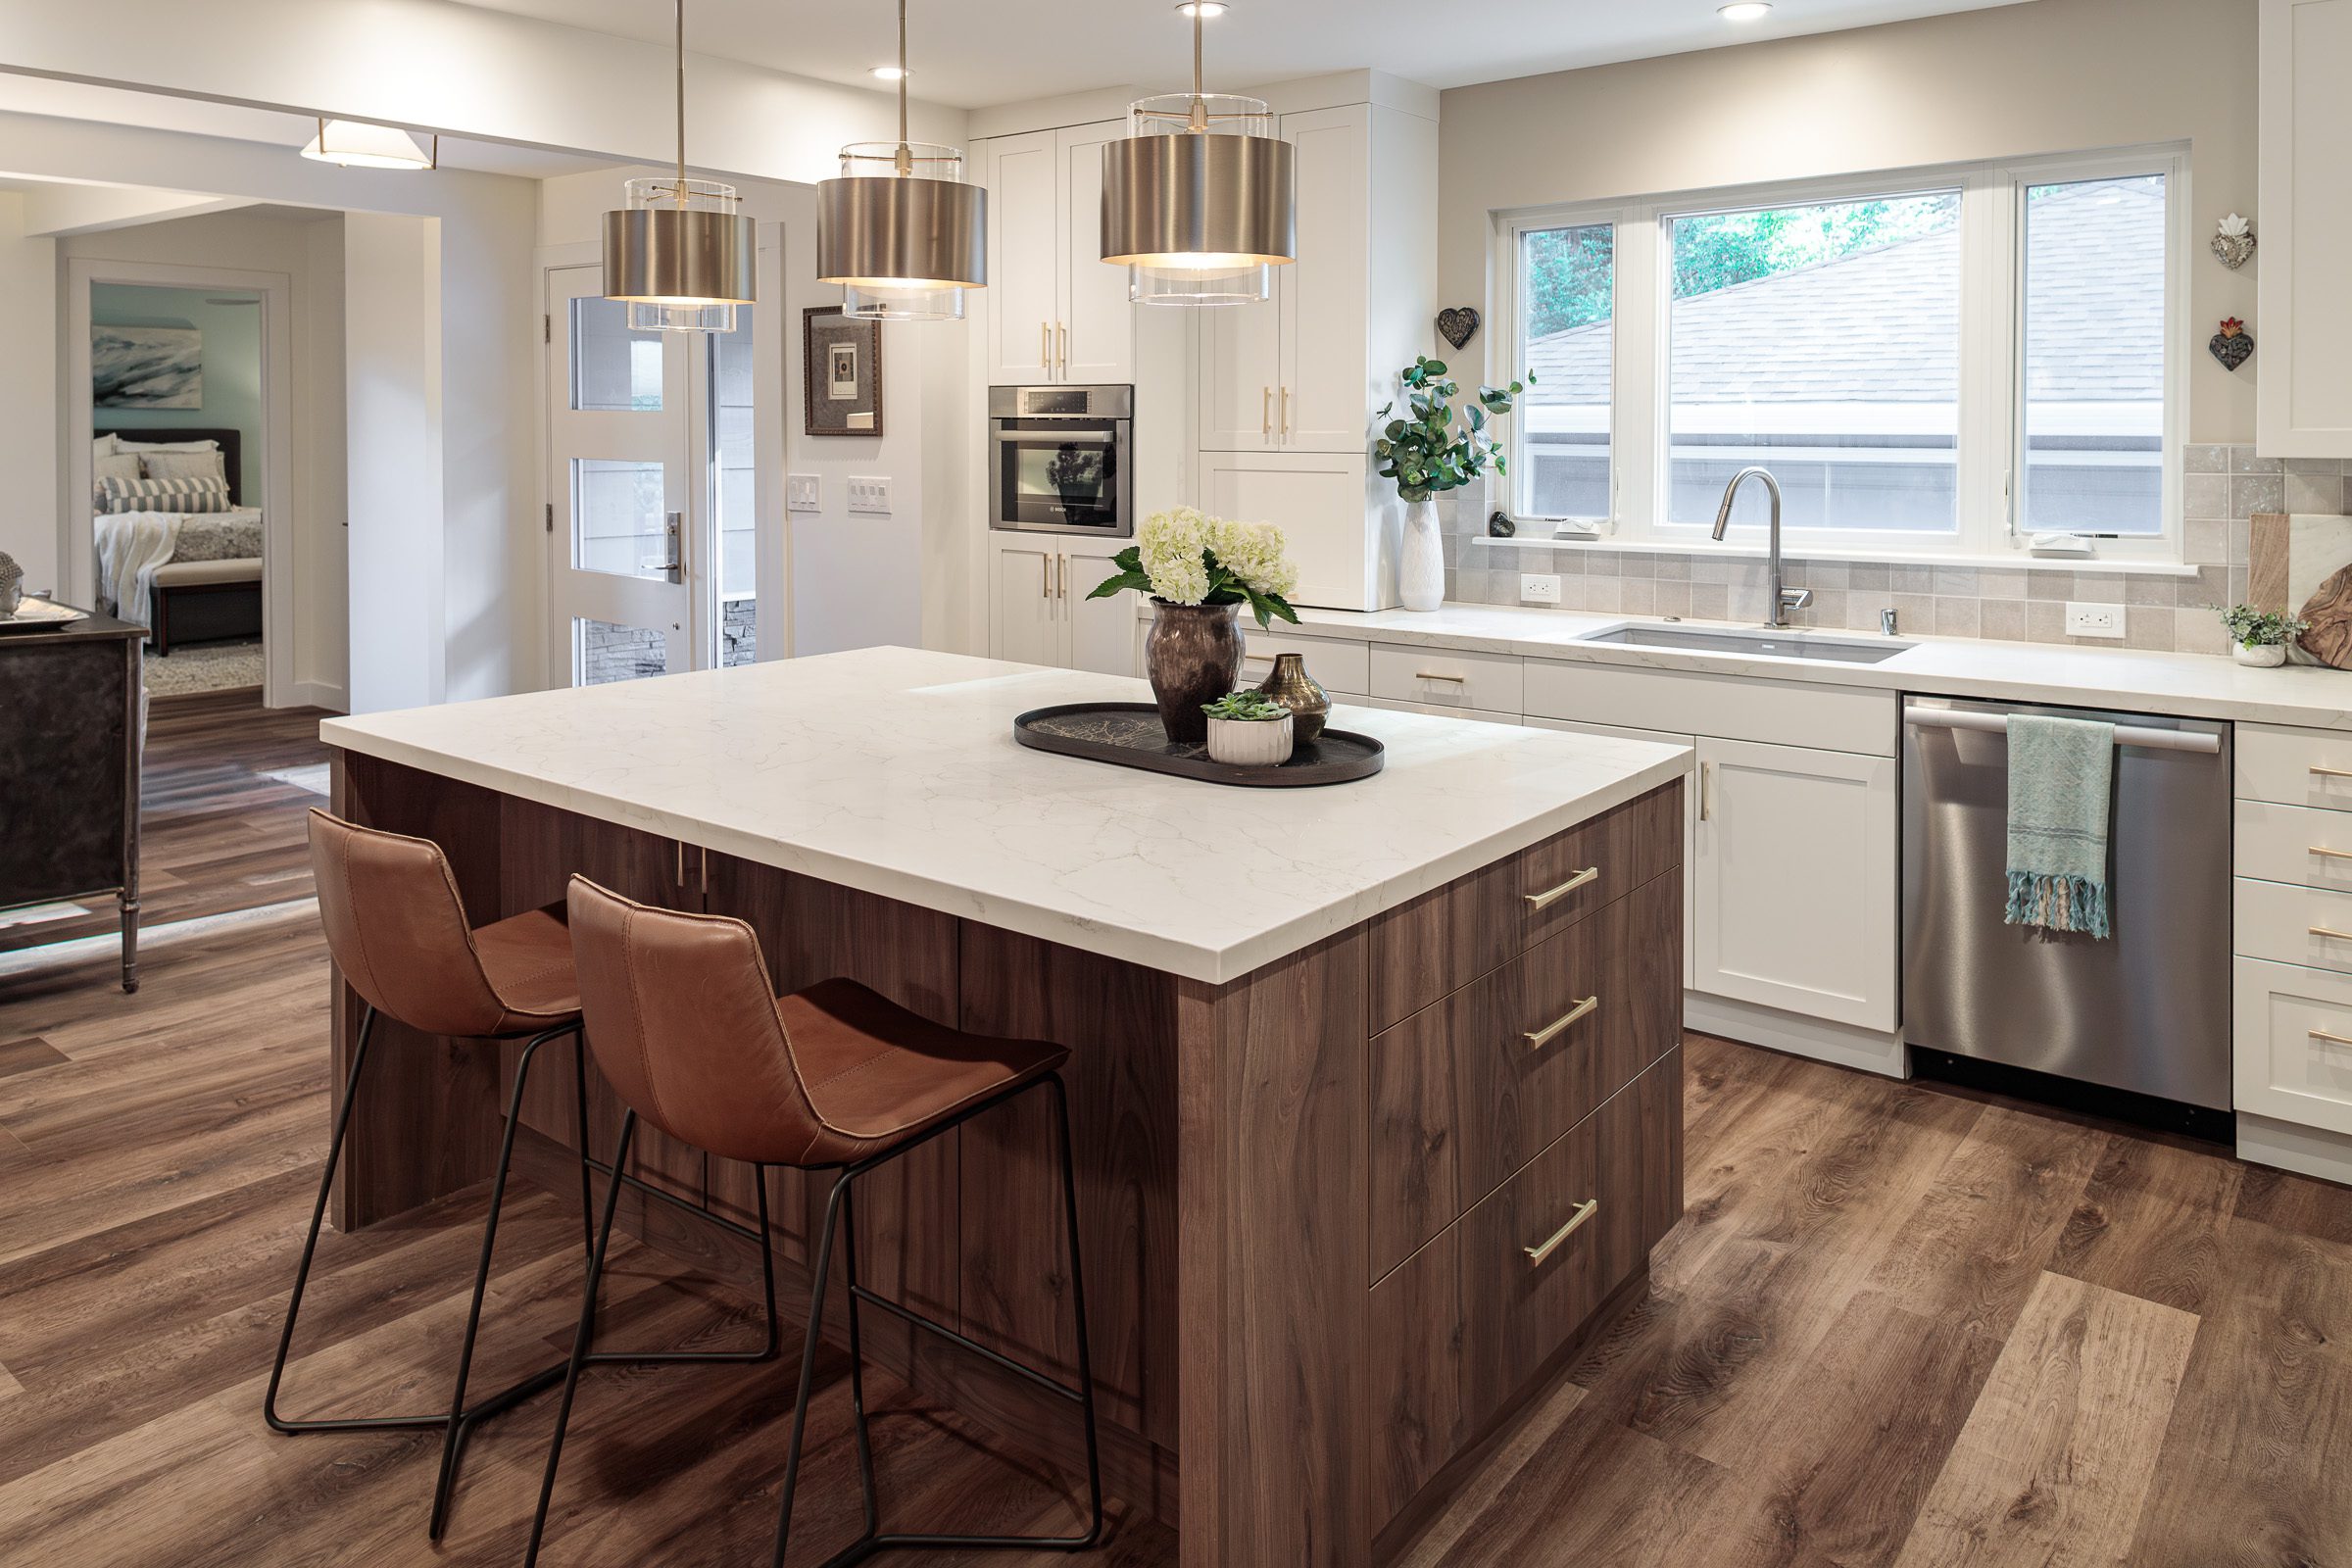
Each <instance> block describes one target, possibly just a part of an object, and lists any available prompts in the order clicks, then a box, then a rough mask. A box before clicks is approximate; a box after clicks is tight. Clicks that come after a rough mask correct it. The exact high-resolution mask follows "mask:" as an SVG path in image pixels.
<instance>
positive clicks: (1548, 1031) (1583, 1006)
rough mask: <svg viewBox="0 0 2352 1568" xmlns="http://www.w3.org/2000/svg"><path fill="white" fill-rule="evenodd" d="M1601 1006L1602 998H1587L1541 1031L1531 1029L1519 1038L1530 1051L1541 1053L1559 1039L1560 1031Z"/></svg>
mask: <svg viewBox="0 0 2352 1568" xmlns="http://www.w3.org/2000/svg"><path fill="white" fill-rule="evenodd" d="M1599 1005H1600V998H1598V997H1587V998H1585V1000H1584V1001H1582V1002H1580V1003H1578V1004H1577V1005H1575V1006H1573V1007H1570V1008H1569V1009H1568V1010H1567V1011H1566V1012H1564V1013H1562V1014H1561V1015H1560V1016H1558V1017H1557V1018H1554V1019H1552V1020H1551V1022H1549V1023H1547V1024H1545V1025H1544V1027H1543V1028H1541V1029H1531V1030H1529V1031H1528V1032H1527V1033H1525V1034H1523V1035H1521V1036H1520V1037H1519V1038H1520V1039H1522V1040H1524V1041H1526V1042H1527V1047H1528V1049H1529V1050H1530V1051H1541V1050H1543V1049H1544V1047H1545V1046H1548V1045H1550V1044H1551V1043H1552V1042H1553V1041H1554V1040H1556V1039H1558V1038H1559V1034H1560V1031H1561V1030H1563V1029H1565V1028H1567V1027H1568V1026H1569V1025H1570V1024H1572V1023H1574V1022H1576V1021H1577V1020H1578V1019H1579V1018H1582V1017H1583V1016H1585V1014H1587V1013H1589V1012H1591V1011H1592V1010H1593V1008H1595V1007H1597V1006H1599Z"/></svg>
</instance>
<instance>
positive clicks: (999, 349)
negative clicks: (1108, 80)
mask: <svg viewBox="0 0 2352 1568" xmlns="http://www.w3.org/2000/svg"><path fill="white" fill-rule="evenodd" d="M1124 134H1126V124H1125V123H1124V122H1121V121H1115V120H1113V121H1104V122H1103V123H1098V124H1090V125H1065V126H1063V127H1061V128H1060V129H1058V130H1034V131H1029V132H1027V133H1025V134H1022V135H1018V136H998V137H994V138H992V139H991V140H990V141H989V143H988V153H987V160H986V168H987V179H988V200H989V213H988V290H987V294H986V296H985V304H984V306H983V309H984V310H986V312H987V313H988V379H989V383H990V384H991V385H992V386H1027V385H1033V384H1035V383H1038V382H1044V381H1078V382H1110V383H1121V382H1133V381H1134V379H1135V307H1134V306H1133V305H1131V304H1130V303H1128V299H1127V272H1126V270H1125V269H1124V268H1118V267H1105V266H1104V265H1103V261H1102V199H1103V143H1104V142H1106V141H1114V140H1116V139H1117V138H1118V137H1120V136H1122V135H1124Z"/></svg>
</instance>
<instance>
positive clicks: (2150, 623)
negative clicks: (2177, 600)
mask: <svg viewBox="0 0 2352 1568" xmlns="http://www.w3.org/2000/svg"><path fill="white" fill-rule="evenodd" d="M2177 613H2179V612H2177V611H2172V610H2166V609H2162V608H2160V607H2158V606H2155V605H2133V606H2132V607H2131V609H2130V610H2127V611H2125V612H2124V646H2125V647H2126V648H2146V649H2151V650H2153V651H2155V652H2157V653H2169V652H2170V651H2171V650H2172V646H2173V616H2174V615H2175V614H2177Z"/></svg>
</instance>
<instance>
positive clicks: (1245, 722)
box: [1201, 692, 1293, 767]
mask: <svg viewBox="0 0 2352 1568" xmlns="http://www.w3.org/2000/svg"><path fill="white" fill-rule="evenodd" d="M1201 712H1202V713H1204V714H1206V715H1207V718H1208V756H1209V760H1211V761H1216V762H1231V763H1234V764H1235V765H1237V766H1243V767H1280V766H1281V765H1282V764H1283V763H1285V762H1287V761H1289V760H1291V749H1292V745H1293V740H1292V735H1293V731H1292V726H1291V711H1290V710H1289V709H1287V708H1285V707H1284V706H1283V705H1282V704H1280V703H1278V702H1276V701H1275V700H1274V699H1273V698H1271V697H1268V696H1267V695H1266V694H1265V693H1264V692H1229V693H1227V694H1226V695H1225V696H1223V697H1220V698H1218V699H1217V700H1216V701H1215V702H1213V703H1203V704H1201Z"/></svg>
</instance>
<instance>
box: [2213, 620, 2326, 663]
mask: <svg viewBox="0 0 2352 1568" xmlns="http://www.w3.org/2000/svg"><path fill="white" fill-rule="evenodd" d="M2222 626H2223V628H2224V629H2225V630H2227V631H2228V632H2229V657H2230V658H2232V659H2234V660H2236V661H2237V662H2239V663H2241V664H2250V665H2252V666H2254V667H2255V668H2257V669H2274V668H2276V667H2278V665H2280V664H2283V663H2285V662H2286V645H2287V644H2288V643H2291V642H2293V641H2294V640H2295V639H2296V638H2298V637H2300V636H2302V635H2303V634H2304V633H2305V632H2307V631H2309V630H2310V629H2311V622H2310V621H2308V620H2304V619H2302V618H2301V617H2300V616H2296V615H2289V614H2287V613H2285V612H2283V611H2278V610H2256V609H2255V608H2254V607H2253V606H2252V605H2231V606H2230V607H2229V609H2228V610H2225V611H2223V612H2222Z"/></svg>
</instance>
